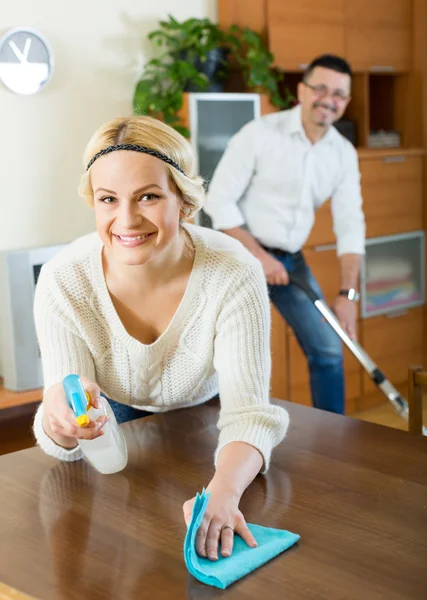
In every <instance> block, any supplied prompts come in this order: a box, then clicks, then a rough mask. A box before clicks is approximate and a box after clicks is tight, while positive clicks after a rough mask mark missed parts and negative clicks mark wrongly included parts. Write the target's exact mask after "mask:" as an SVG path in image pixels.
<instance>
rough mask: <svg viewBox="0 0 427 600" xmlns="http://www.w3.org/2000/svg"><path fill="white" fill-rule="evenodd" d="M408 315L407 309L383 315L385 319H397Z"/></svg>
mask: <svg viewBox="0 0 427 600" xmlns="http://www.w3.org/2000/svg"><path fill="white" fill-rule="evenodd" d="M407 313H408V310H407V309H402V310H397V311H396V312H390V313H387V314H386V315H385V317H386V319H396V318H397V317H403V315H406V314H407Z"/></svg>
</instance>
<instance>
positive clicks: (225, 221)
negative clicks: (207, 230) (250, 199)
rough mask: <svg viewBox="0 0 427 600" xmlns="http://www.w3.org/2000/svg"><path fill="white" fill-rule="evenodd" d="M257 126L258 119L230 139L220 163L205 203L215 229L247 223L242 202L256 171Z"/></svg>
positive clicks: (205, 208)
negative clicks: (240, 204) (240, 205)
mask: <svg viewBox="0 0 427 600" xmlns="http://www.w3.org/2000/svg"><path fill="white" fill-rule="evenodd" d="M257 130H258V129H257V122H256V121H251V122H250V123H248V124H247V125H245V126H244V127H243V128H242V129H241V130H240V131H239V132H238V133H236V135H234V136H233V137H232V138H231V139H230V140H229V142H228V145H227V148H226V150H225V152H224V154H223V155H222V157H221V159H220V161H219V163H218V166H217V168H216V170H215V173H214V175H213V177H212V180H211V182H210V184H209V189H208V194H207V200H206V204H205V206H204V207H203V210H204V211H205V212H206V213H207V214H208V215H209V216H210V217H211V219H212V224H213V227H214V229H222V230H223V229H232V228H233V227H240V226H241V225H244V223H245V218H244V216H243V213H242V211H241V210H240V208H239V206H238V202H239V200H240V199H241V198H242V196H243V194H244V192H245V190H246V189H247V188H248V186H249V184H250V181H251V179H252V176H253V174H254V171H255V164H256V147H257V137H258V136H257Z"/></svg>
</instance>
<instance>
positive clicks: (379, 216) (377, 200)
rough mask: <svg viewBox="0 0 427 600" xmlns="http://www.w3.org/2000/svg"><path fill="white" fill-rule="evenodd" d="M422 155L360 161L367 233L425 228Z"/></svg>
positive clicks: (389, 233)
mask: <svg viewBox="0 0 427 600" xmlns="http://www.w3.org/2000/svg"><path fill="white" fill-rule="evenodd" d="M422 168H423V167H422V156H405V154H404V153H402V155H399V156H388V157H387V156H386V157H384V158H375V159H366V160H361V161H360V172H361V176H362V196H363V209H364V213H365V219H366V226H367V227H366V228H367V236H368V237H377V236H381V235H391V234H393V233H404V232H407V231H414V230H417V229H422V227H423V194H422V192H423V181H422V179H423V178H422Z"/></svg>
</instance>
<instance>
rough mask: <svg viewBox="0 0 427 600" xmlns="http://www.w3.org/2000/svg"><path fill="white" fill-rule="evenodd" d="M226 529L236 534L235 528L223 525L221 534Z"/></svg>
mask: <svg viewBox="0 0 427 600" xmlns="http://www.w3.org/2000/svg"><path fill="white" fill-rule="evenodd" d="M225 529H231V531H232V532H233V533H234V528H233V527H231V525H223V526H222V527H221V533H222V532H223V531H224V530H225Z"/></svg>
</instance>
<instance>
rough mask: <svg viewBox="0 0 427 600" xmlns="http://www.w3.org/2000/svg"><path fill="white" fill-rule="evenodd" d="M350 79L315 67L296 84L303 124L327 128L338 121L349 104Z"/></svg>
mask: <svg viewBox="0 0 427 600" xmlns="http://www.w3.org/2000/svg"><path fill="white" fill-rule="evenodd" d="M350 91H351V79H350V76H349V75H347V74H346V73H338V72H337V71H333V70H332V69H327V68H325V67H315V68H314V69H313V71H312V72H311V73H310V74H309V75H308V76H307V78H306V80H305V81H302V82H301V83H299V84H298V100H299V102H300V104H301V111H302V120H303V123H309V124H310V125H315V126H317V127H323V128H327V127H328V126H329V125H332V123H334V122H335V121H337V120H338V119H340V118H341V117H342V115H343V114H344V111H345V109H346V108H347V105H348V103H349V102H350Z"/></svg>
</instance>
